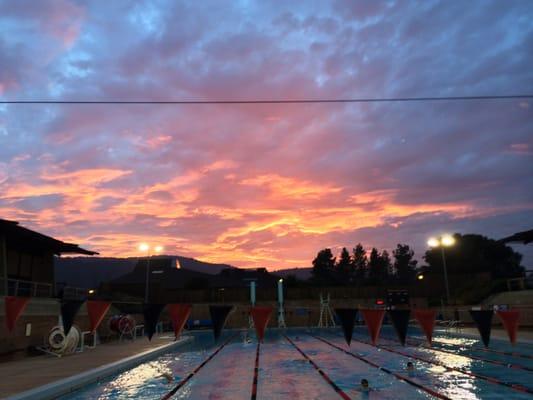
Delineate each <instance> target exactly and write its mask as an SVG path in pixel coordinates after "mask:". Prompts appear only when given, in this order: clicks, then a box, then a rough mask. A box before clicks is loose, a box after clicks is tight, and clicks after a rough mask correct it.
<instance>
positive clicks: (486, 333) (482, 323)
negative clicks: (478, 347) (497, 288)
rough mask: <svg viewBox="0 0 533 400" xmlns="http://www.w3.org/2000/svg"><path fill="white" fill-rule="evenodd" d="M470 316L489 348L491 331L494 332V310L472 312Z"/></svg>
mask: <svg viewBox="0 0 533 400" xmlns="http://www.w3.org/2000/svg"><path fill="white" fill-rule="evenodd" d="M470 315H471V316H472V319H473V320H474V322H475V323H476V326H477V330H478V331H479V334H480V335H481V340H482V341H483V344H484V345H485V347H489V342H490V331H491V330H492V316H493V315H494V311H493V310H470Z"/></svg>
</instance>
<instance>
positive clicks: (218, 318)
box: [209, 306, 233, 341]
mask: <svg viewBox="0 0 533 400" xmlns="http://www.w3.org/2000/svg"><path fill="white" fill-rule="evenodd" d="M232 309H233V306H209V314H211V321H213V334H214V336H215V341H217V340H218V338H219V337H220V334H221V333H222V329H223V328H224V325H225V324H226V319H227V318H228V314H229V312H230V311H231V310H232Z"/></svg>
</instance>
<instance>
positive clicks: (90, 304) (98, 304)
mask: <svg viewBox="0 0 533 400" xmlns="http://www.w3.org/2000/svg"><path fill="white" fill-rule="evenodd" d="M109 307H111V302H109V301H101V300H87V313H88V314H89V321H90V323H91V328H90V329H91V332H92V333H94V332H96V329H98V327H99V326H100V324H101V323H102V320H103V319H104V316H105V315H106V313H107V311H109Z"/></svg>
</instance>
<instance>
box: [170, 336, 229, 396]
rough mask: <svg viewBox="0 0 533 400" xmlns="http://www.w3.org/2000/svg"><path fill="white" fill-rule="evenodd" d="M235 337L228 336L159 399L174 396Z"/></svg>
mask: <svg viewBox="0 0 533 400" xmlns="http://www.w3.org/2000/svg"><path fill="white" fill-rule="evenodd" d="M235 336H237V333H236V334H234V335H232V336H230V338H229V339H228V340H226V341H225V342H224V343H222V345H221V346H220V347H219V348H218V349H216V350H215V351H214V352H213V353H211V355H210V356H209V357H207V358H206V359H205V360H204V361H203V362H202V363H201V364H200V365H198V366H197V367H196V368H195V369H194V370H193V371H192V372H190V373H189V375H187V376H186V377H185V378H183V379H182V380H181V381H179V382H178V384H177V385H176V387H174V389H172V390H171V391H170V392H168V393H167V394H166V395H164V396H163V397H161V400H167V399H170V398H171V397H172V396H174V395H175V394H176V392H177V391H178V390H180V389H181V388H182V387H183V385H185V384H186V383H187V382H188V381H189V380H190V379H191V378H192V377H193V376H194V375H196V374H197V373H198V371H200V370H201V369H202V368H203V367H204V366H205V365H206V364H207V363H208V362H209V361H211V360H212V359H213V358H214V357H215V356H216V355H217V354H218V353H220V351H221V350H222V349H223V348H224V347H225V346H226V345H227V344H228V343H229V342H230V341H231V340H232V339H233V338H234V337H235Z"/></svg>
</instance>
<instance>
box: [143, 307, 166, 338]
mask: <svg viewBox="0 0 533 400" xmlns="http://www.w3.org/2000/svg"><path fill="white" fill-rule="evenodd" d="M165 306H166V304H144V305H143V314H144V332H145V333H146V336H148V340H152V336H154V333H155V327H156V326H157V323H158V322H159V316H160V315H161V311H163V308H165Z"/></svg>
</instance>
